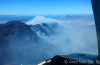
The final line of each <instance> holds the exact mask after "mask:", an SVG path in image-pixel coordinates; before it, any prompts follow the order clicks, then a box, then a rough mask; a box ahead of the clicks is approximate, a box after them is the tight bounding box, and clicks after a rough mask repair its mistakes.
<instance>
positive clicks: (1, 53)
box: [0, 21, 41, 65]
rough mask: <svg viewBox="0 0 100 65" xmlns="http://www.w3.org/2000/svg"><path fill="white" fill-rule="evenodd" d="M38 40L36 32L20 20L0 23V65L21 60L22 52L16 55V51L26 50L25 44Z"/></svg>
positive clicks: (34, 42)
mask: <svg viewBox="0 0 100 65" xmlns="http://www.w3.org/2000/svg"><path fill="white" fill-rule="evenodd" d="M39 41H41V39H40V38H39V37H38V36H37V34H36V33H35V32H34V31H32V30H31V28H30V27H29V26H28V25H26V24H25V23H23V22H21V21H9V22H7V23H5V24H0V63H1V64H0V65H2V64H8V63H15V62H17V61H19V62H20V61H23V59H21V58H22V56H23V55H24V53H20V55H18V52H19V51H20V50H23V51H25V50H26V51H27V47H26V46H27V45H31V44H38V43H39ZM25 47H26V48H25ZM17 51H18V52H17ZM13 60H14V61H13Z"/></svg>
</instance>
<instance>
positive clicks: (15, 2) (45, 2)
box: [0, 0, 92, 15]
mask: <svg viewBox="0 0 100 65" xmlns="http://www.w3.org/2000/svg"><path fill="white" fill-rule="evenodd" d="M0 14H1V15H48V14H50V15H52V14H92V7H91V2H90V0H0Z"/></svg>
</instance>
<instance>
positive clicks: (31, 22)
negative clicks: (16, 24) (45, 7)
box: [26, 16, 58, 25]
mask: <svg viewBox="0 0 100 65" xmlns="http://www.w3.org/2000/svg"><path fill="white" fill-rule="evenodd" d="M48 22H58V20H56V19H53V18H46V17H44V16H36V17H35V18H33V19H31V20H29V21H28V22H26V24H28V25H36V24H40V23H48Z"/></svg>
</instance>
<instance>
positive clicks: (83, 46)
mask: <svg viewBox="0 0 100 65" xmlns="http://www.w3.org/2000/svg"><path fill="white" fill-rule="evenodd" d="M50 22H56V23H58V24H59V25H61V26H62V27H63V28H61V27H58V29H56V31H57V32H59V34H58V33H57V34H56V35H51V36H46V35H45V34H44V33H43V35H39V33H40V32H39V31H38V32H37V35H39V37H40V38H41V39H43V40H45V41H46V42H48V43H50V44H52V45H54V46H55V48H56V47H57V48H59V49H60V50H61V51H62V52H61V53H60V54H63V55H64V54H70V53H88V54H98V52H97V51H98V50H97V39H96V31H95V26H94V27H93V28H92V27H91V28H90V27H87V26H86V24H88V23H90V24H88V25H94V23H93V20H92V22H91V20H89V19H85V18H82V17H81V19H80V18H79V19H78V18H77V19H74V20H57V19H54V18H46V17H44V16H36V17H35V18H33V19H32V20H30V21H28V22H27V23H26V24H28V25H36V24H41V23H50ZM91 32H92V33H91ZM44 47H45V46H44ZM52 49H54V48H52ZM49 52H50V53H48V52H47V54H49V55H50V54H51V55H55V53H51V52H52V50H51V51H49ZM55 52H56V51H55Z"/></svg>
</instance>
